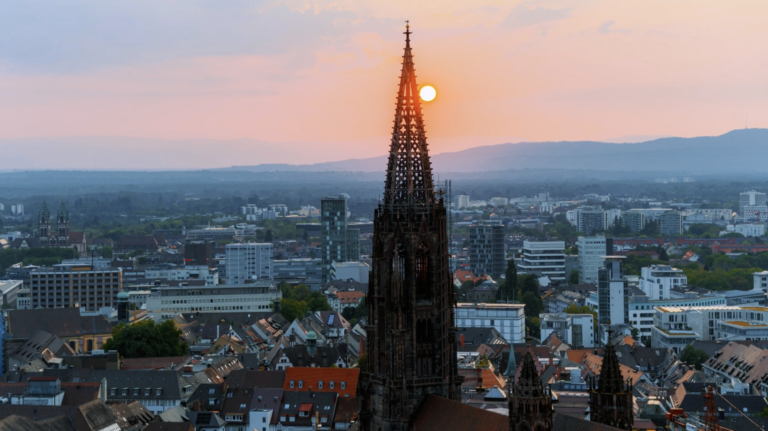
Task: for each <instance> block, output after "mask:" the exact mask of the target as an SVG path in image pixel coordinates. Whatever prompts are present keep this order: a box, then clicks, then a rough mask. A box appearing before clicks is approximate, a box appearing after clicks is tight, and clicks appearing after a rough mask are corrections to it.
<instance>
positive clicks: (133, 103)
mask: <svg viewBox="0 0 768 431" xmlns="http://www.w3.org/2000/svg"><path fill="white" fill-rule="evenodd" d="M405 19H410V22H411V26H412V30H413V36H412V40H413V48H414V53H415V56H416V57H415V62H416V68H417V74H418V76H419V77H418V80H419V84H427V83H429V84H432V85H434V86H435V87H436V88H437V91H438V98H437V100H436V101H434V102H432V103H431V104H429V105H428V106H426V109H425V115H426V124H427V130H428V133H429V137H430V139H429V142H430V146H431V148H432V151H434V152H442V151H450V150H456V149H463V148H467V147H471V146H475V145H482V144H492V143H503V142H510V141H514V142H516V141H521V140H532V141H541V140H582V139H590V140H606V139H610V138H617V137H624V136H637V135H644V136H647V135H654V136H660V135H673V136H700V135H716V134H722V133H725V132H727V131H729V130H732V129H735V128H742V127H744V125H745V120H747V118H748V121H749V126H750V127H768V79H766V77H768V28H767V27H766V25H765V22H766V19H768V2H766V1H765V0H754V1H748V0H744V1H740V0H728V1H723V0H621V1H616V0H573V1H557V0H552V1H522V2H521V1H493V0H472V1H468V0H463V1H459V0H418V1H415V0H338V1H325V0H318V1H313V2H305V1H301V0H297V1H293V0H283V1H280V0H278V1H258V0H256V1H246V0H162V1H157V0H130V1H128V0H122V1H103V0H16V1H5V2H2V3H0V139H3V141H0V151H2V153H5V154H9V153H10V154H11V155H14V153H16V154H15V155H16V156H18V157H17V158H19V157H20V158H24V157H26V156H24V155H23V154H22V153H23V151H24V147H23V145H16V144H14V142H16V141H15V140H16V139H18V138H27V137H92V136H119V137H140V138H151V139H174V140H178V139H192V138H195V139H223V140H229V139H240V138H251V139H255V140H258V141H261V142H265V143H269V144H270V145H267V144H264V146H263V147H259V145H260V144H253V145H250V146H249V145H247V144H244V143H241V144H231V143H230V145H229V146H228V147H227V148H228V149H229V151H235V152H237V151H238V146H237V145H242V146H244V147H247V148H242V154H240V155H239V156H236V155H233V156H232V157H231V159H232V160H231V162H229V163H228V162H227V160H228V159H227V158H223V159H222V158H219V159H216V161H215V162H211V163H214V164H216V165H222V164H223V165H227V164H257V163H265V162H294V163H296V162H298V163H312V162H319V161H328V160H339V159H345V158H352V157H366V156H372V155H379V154H382V153H384V152H385V151H386V150H387V147H388V135H389V133H390V130H391V122H392V117H393V113H394V104H393V103H394V97H395V91H396V87H397V83H398V75H399V69H400V57H401V55H402V48H403V38H404V36H403V34H402V32H403V31H404V28H403V27H404V20H405ZM9 139H11V140H9ZM141 142H145V143H146V142H153V141H151V140H150V141H141ZM280 143H286V145H285V146H284V148H289V149H290V151H288V152H286V151H279V150H275V151H273V149H274V148H275V146H274V144H280ZM121 145H129V144H126V143H125V141H122V140H115V141H110V140H109V139H106V140H105V141H104V144H103V147H102V152H100V155H99V156H98V157H103V156H105V155H109V154H110V150H111V149H114V150H116V151H117V150H120V151H126V150H129V148H118V147H120V146H121ZM155 145H156V146H159V147H161V146H163V145H170V144H167V143H163V142H158V143H153V144H146V146H145V147H143V148H130V150H137V149H152V148H153V146H155ZM278 147H280V145H278ZM210 150H211V145H210V143H207V144H205V145H203V144H191V145H189V146H186V147H183V151H188V152H191V154H192V155H193V156H194V155H195V152H199V154H200V158H199V160H198V161H199V162H200V163H197V165H201V164H202V165H205V163H206V158H205V151H210ZM257 153H259V157H258V158H255V157H252V156H253V155H254V154H257ZM29 156H30V158H31V157H35V158H38V159H39V158H40V155H39V154H30V155H29ZM192 159H195V157H192ZM105 160H108V158H106V159H105ZM52 163H54V164H55V161H52ZM105 163H106V164H107V165H109V166H112V164H114V163H115V161H114V160H110V161H108V162H105ZM190 163H191V165H196V163H194V162H190ZM2 164H3V163H2V156H0V168H3V166H2ZM191 165H190V166H191ZM37 167H42V166H37ZM115 167H119V164H115Z"/></svg>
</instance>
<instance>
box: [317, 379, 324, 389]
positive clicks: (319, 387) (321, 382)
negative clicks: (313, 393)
mask: <svg viewBox="0 0 768 431" xmlns="http://www.w3.org/2000/svg"><path fill="white" fill-rule="evenodd" d="M317 389H323V381H322V380H320V381H319V382H317Z"/></svg>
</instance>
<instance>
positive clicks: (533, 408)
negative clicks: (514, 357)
mask: <svg viewBox="0 0 768 431" xmlns="http://www.w3.org/2000/svg"><path fill="white" fill-rule="evenodd" d="M526 341H527V343H528V351H527V352H526V353H525V356H523V362H522V363H521V364H520V378H519V379H518V380H517V381H516V382H515V385H514V386H513V393H512V396H511V397H510V399H509V430H510V431H539V430H541V431H549V430H551V429H552V396H551V395H550V393H549V391H547V390H545V389H544V385H543V384H542V383H541V378H540V376H539V371H538V368H537V367H536V360H535V359H534V358H533V353H532V352H531V337H530V335H529V336H527V337H526Z"/></svg>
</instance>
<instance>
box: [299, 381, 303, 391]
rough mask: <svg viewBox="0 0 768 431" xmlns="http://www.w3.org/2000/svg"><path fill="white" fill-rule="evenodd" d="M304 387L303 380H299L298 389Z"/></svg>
mask: <svg viewBox="0 0 768 431" xmlns="http://www.w3.org/2000/svg"><path fill="white" fill-rule="evenodd" d="M303 387H304V380H299V389H302V388H303Z"/></svg>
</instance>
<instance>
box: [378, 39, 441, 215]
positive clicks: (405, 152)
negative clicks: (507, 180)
mask: <svg viewBox="0 0 768 431" xmlns="http://www.w3.org/2000/svg"><path fill="white" fill-rule="evenodd" d="M405 29H406V30H405V53H404V54H403V68H402V71H401V72H400V87H399V89H398V92H397V107H396V108H395V121H394V126H393V129H392V142H391V145H390V150H389V161H388V163H387V180H386V185H385V189H384V205H386V206H389V207H390V208H396V207H404V206H415V207H417V209H418V210H420V211H419V212H423V211H426V209H427V207H428V206H429V205H430V204H432V202H433V201H434V186H433V183H432V165H431V163H430V161H429V153H428V150H427V135H426V132H425V130H424V119H423V118H422V114H421V101H420V99H419V87H418V85H417V84H416V69H415V68H414V64H413V54H412V53H411V38H410V36H411V30H410V26H409V25H406V27H405Z"/></svg>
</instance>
